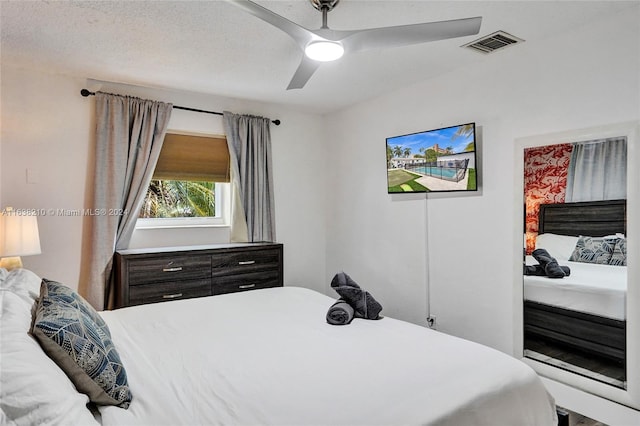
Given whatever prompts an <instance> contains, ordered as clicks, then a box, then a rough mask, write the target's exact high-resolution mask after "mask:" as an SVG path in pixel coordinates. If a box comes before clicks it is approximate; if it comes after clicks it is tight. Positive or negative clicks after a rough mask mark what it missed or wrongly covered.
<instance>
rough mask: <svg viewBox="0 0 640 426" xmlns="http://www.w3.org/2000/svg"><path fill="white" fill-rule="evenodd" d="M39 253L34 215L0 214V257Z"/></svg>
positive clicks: (38, 240) (38, 237)
mask: <svg viewBox="0 0 640 426" xmlns="http://www.w3.org/2000/svg"><path fill="white" fill-rule="evenodd" d="M40 253H41V251H40V236H39V235H38V220H37V218H36V216H18V215H0V257H13V256H29V255H32V254H40Z"/></svg>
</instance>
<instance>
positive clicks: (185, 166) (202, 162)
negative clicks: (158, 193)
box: [153, 133, 229, 182]
mask: <svg viewBox="0 0 640 426" xmlns="http://www.w3.org/2000/svg"><path fill="white" fill-rule="evenodd" d="M153 179H154V180H188V181H207V182H229V149H228V148H227V139H226V138H225V137H213V136H194V135H182V134H176V133H167V134H166V135H165V138H164V144H163V145H162V150H161V151H160V158H159V159H158V164H156V169H155V171H154V173H153Z"/></svg>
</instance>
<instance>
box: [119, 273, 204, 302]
mask: <svg viewBox="0 0 640 426" xmlns="http://www.w3.org/2000/svg"><path fill="white" fill-rule="evenodd" d="M203 296H211V279H209V278H205V279H200V280H188V281H167V282H158V283H155V284H143V285H137V286H134V287H130V289H129V305H142V304H145V303H155V302H167V301H169V300H178V299H189V298H191V297H203Z"/></svg>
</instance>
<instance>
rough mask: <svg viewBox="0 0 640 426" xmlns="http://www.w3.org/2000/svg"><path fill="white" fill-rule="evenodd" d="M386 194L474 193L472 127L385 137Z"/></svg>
mask: <svg viewBox="0 0 640 426" xmlns="http://www.w3.org/2000/svg"><path fill="white" fill-rule="evenodd" d="M386 145H387V187H388V193H389V194H395V193H405V192H409V193H411V192H451V191H476V190H477V189H478V184H477V176H476V125H475V123H467V124H460V125H457V126H451V127H444V128H441V129H434V130H427V131H424V132H418V133H411V134H408V135H402V136H394V137H390V138H387V143H386Z"/></svg>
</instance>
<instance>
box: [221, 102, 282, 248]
mask: <svg viewBox="0 0 640 426" xmlns="http://www.w3.org/2000/svg"><path fill="white" fill-rule="evenodd" d="M270 125H271V120H269V119H268V118H263V117H254V116H250V115H237V114H232V113H230V112H227V111H225V112H224V126H225V133H226V135H227V145H228V146H229V157H230V166H231V241H232V242H258V241H275V239H276V226H275V203H274V197H273V167H272V160H271V133H270Z"/></svg>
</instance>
